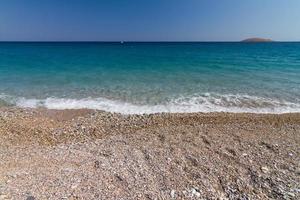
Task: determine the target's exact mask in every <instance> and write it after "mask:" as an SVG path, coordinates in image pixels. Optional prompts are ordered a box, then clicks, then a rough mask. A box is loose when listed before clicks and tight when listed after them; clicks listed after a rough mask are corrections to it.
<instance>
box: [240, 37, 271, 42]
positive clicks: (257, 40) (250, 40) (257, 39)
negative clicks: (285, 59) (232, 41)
mask: <svg viewBox="0 0 300 200" xmlns="http://www.w3.org/2000/svg"><path fill="white" fill-rule="evenodd" d="M241 42H274V41H273V40H271V39H265V38H248V39H245V40H242V41H241Z"/></svg>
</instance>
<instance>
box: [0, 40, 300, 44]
mask: <svg viewBox="0 0 300 200" xmlns="http://www.w3.org/2000/svg"><path fill="white" fill-rule="evenodd" d="M0 42H37V43H38V42H41V43H42V42H57V43H59V42H99V43H143V42H144V43H151V42H153V43H159V42H161V43H168V42H169V43H176V42H177V43H184V42H186V43H187V42H191V43H192V42H193V43H196V42H199V43H200V42H202V43H205V42H207V43H210V42H220V43H221V42H223V43H226V42H236V43H276V42H300V40H284V41H279V40H278V41H277V40H273V41H267V42H244V41H243V40H232V41H229V40H228V41H227V40H211V41H201V40H186V41H184V40H178V41H176V40H136V41H135V40H128V41H127V40H111V41H110V40H107V41H104V40H0Z"/></svg>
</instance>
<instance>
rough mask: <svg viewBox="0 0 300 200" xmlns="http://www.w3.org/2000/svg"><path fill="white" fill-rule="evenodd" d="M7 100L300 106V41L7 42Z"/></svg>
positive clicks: (59, 104)
mask: <svg viewBox="0 0 300 200" xmlns="http://www.w3.org/2000/svg"><path fill="white" fill-rule="evenodd" d="M0 104H1V105H2V106H3V105H5V106H21V107H48V108H56V109H65V108H92V109H101V110H106V111H112V112H122V113H153V112H199V111H200V112H213V111H231V112H270V113H282V112H300V43H123V44H121V43H5V42H3V43H0Z"/></svg>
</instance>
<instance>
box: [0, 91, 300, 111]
mask: <svg viewBox="0 0 300 200" xmlns="http://www.w3.org/2000/svg"><path fill="white" fill-rule="evenodd" d="M0 99H1V97H0ZM14 104H15V105H16V106H19V107H26V108H37V107H45V108H48V109H82V108H86V109H97V110H104V111H107V112H117V113H122V114H150V113H162V112H168V113H192V112H234V113H244V112H248V113H290V112H300V104H296V103H291V102H286V101H279V100H274V99H269V98H262V97H256V96H248V95H232V94H227V95H218V94H209V93H206V94H204V95H194V96H190V97H181V98H176V99H174V100H172V101H170V102H167V103H165V104H160V105H136V104H132V103H128V102H122V101H115V100H109V99H106V98H84V99H66V98H47V99H26V98H18V99H16V100H15V102H14Z"/></svg>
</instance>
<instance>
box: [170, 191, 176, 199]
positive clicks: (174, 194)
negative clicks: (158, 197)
mask: <svg viewBox="0 0 300 200" xmlns="http://www.w3.org/2000/svg"><path fill="white" fill-rule="evenodd" d="M170 195H171V198H172V199H175V198H176V191H175V190H171V193H170Z"/></svg>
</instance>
